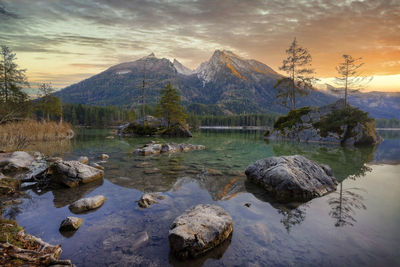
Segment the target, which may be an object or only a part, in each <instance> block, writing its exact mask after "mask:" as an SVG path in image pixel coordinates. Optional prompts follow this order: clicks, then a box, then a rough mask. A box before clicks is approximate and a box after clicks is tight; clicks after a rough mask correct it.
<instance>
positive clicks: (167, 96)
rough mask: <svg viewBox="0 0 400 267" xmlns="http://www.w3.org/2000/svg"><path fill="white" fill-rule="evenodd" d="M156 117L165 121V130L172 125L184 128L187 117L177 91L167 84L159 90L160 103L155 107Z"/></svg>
mask: <svg viewBox="0 0 400 267" xmlns="http://www.w3.org/2000/svg"><path fill="white" fill-rule="evenodd" d="M157 115H158V116H159V117H161V118H164V119H165V120H166V121H167V128H168V129H170V127H171V125H173V124H180V125H182V126H185V124H186V118H187V115H186V113H185V112H184V110H183V107H182V106H181V98H180V96H179V94H178V90H177V89H176V88H173V87H172V84H171V83H169V84H168V85H167V86H165V87H164V88H163V89H162V90H161V99H160V103H159V104H158V106H157Z"/></svg>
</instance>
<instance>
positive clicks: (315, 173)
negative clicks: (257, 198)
mask: <svg viewBox="0 0 400 267" xmlns="http://www.w3.org/2000/svg"><path fill="white" fill-rule="evenodd" d="M245 173H246V175H247V179H249V180H250V181H251V182H253V183H256V184H258V185H260V186H262V187H263V188H264V189H265V190H267V191H268V192H270V193H271V194H272V195H273V196H274V197H275V198H276V199H277V200H279V201H283V202H285V201H293V200H296V201H308V200H311V199H313V198H316V197H320V196H323V195H325V194H328V193H330V192H332V191H335V190H336V185H337V184H338V182H337V181H336V178H335V177H334V176H333V172H332V170H331V168H330V167H329V166H327V165H324V164H317V163H316V162H314V161H312V160H309V159H307V158H305V157H303V156H301V155H294V156H282V157H270V158H265V159H260V160H258V161H256V162H255V163H254V164H252V165H250V166H248V167H247V169H246V171H245Z"/></svg>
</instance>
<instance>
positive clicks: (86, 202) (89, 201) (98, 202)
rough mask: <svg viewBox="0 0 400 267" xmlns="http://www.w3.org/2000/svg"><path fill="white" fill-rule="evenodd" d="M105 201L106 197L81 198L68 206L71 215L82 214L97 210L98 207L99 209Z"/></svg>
mask: <svg viewBox="0 0 400 267" xmlns="http://www.w3.org/2000/svg"><path fill="white" fill-rule="evenodd" d="M105 201H106V197H105V196H103V195H97V196H94V197H88V198H83V199H80V200H78V201H75V202H74V203H72V204H71V205H69V209H70V210H71V212H73V213H82V212H85V211H88V210H93V209H97V208H98V207H101V206H102V205H103V204H104V202H105Z"/></svg>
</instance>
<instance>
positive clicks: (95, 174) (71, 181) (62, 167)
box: [47, 160, 104, 187]
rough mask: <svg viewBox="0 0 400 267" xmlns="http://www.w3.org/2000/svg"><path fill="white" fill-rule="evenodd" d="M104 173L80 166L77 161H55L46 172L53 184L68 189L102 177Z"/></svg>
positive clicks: (83, 165) (84, 165) (86, 166)
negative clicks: (64, 186)
mask: <svg viewBox="0 0 400 267" xmlns="http://www.w3.org/2000/svg"><path fill="white" fill-rule="evenodd" d="M103 174H104V172H103V171H102V170H99V169H97V168H94V167H91V166H88V165H86V164H82V163H80V162H79V161H74V160H72V161H62V160H61V161H56V162H54V163H53V164H52V165H51V166H50V167H49V170H48V172H47V175H48V176H50V177H51V179H52V180H53V181H55V182H58V183H61V184H64V185H66V186H68V187H75V186H77V185H79V184H81V183H82V184H86V183H89V182H92V181H94V180H97V179H100V178H102V177H103Z"/></svg>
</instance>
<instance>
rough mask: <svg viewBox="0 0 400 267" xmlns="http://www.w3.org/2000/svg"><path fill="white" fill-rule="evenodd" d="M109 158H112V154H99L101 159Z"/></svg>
mask: <svg viewBox="0 0 400 267" xmlns="http://www.w3.org/2000/svg"><path fill="white" fill-rule="evenodd" d="M109 158H110V156H109V155H107V154H101V155H100V156H99V159H101V160H107V159H109Z"/></svg>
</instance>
